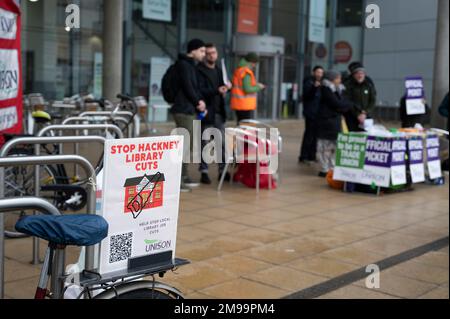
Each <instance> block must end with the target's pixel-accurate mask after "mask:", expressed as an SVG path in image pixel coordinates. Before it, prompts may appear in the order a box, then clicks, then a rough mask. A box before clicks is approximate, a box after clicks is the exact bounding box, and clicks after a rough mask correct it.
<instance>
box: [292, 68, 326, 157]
mask: <svg viewBox="0 0 450 319" xmlns="http://www.w3.org/2000/svg"><path fill="white" fill-rule="evenodd" d="M323 74H324V69H323V67H321V66H316V67H314V69H313V74H312V76H310V77H307V78H306V79H305V80H304V81H303V116H304V117H305V133H304V134H303V142H302V147H301V150H300V157H299V159H298V161H299V162H300V163H304V162H314V161H315V160H316V149H317V136H316V135H317V132H316V117H317V113H318V112H319V106H320V96H321V92H322V91H321V89H320V87H321V85H322V80H323Z"/></svg>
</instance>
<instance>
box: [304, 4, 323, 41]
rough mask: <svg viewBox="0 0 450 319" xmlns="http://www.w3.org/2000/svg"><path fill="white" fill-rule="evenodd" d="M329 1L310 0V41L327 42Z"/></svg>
mask: <svg viewBox="0 0 450 319" xmlns="http://www.w3.org/2000/svg"><path fill="white" fill-rule="evenodd" d="M326 16H327V1H326V0H314V1H310V8H309V36H308V38H309V41H311V42H316V43H325V33H326Z"/></svg>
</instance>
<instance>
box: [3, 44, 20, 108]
mask: <svg viewBox="0 0 450 319" xmlns="http://www.w3.org/2000/svg"><path fill="white" fill-rule="evenodd" d="M19 82H20V77H19V57H18V54H17V50H14V49H11V50H10V49H0V101H1V100H9V99H14V98H16V97H17V95H18V93H19Z"/></svg>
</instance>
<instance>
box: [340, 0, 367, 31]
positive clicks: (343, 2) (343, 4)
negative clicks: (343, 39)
mask: <svg viewBox="0 0 450 319" xmlns="http://www.w3.org/2000/svg"><path fill="white" fill-rule="evenodd" d="M362 11H363V1H362V0H339V1H338V8H337V21H336V26H337V27H354V26H360V25H361V21H362Z"/></svg>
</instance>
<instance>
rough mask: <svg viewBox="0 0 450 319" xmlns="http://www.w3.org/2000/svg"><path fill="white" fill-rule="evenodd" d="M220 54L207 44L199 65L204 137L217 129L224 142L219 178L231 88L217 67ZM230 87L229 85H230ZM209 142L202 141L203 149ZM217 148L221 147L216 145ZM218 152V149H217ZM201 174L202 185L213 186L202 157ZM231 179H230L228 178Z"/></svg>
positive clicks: (222, 164)
mask: <svg viewBox="0 0 450 319" xmlns="http://www.w3.org/2000/svg"><path fill="white" fill-rule="evenodd" d="M217 60H218V53H217V48H216V46H215V45H214V44H206V58H205V61H204V62H203V63H200V64H199V65H198V71H199V83H200V92H201V94H202V96H203V97H204V98H205V103H206V109H207V110H208V113H207V114H206V116H205V117H204V118H203V119H202V135H203V132H204V131H205V130H207V129H208V128H216V129H218V130H219V131H220V132H221V137H222V140H221V141H218V142H220V143H221V145H220V148H221V151H222V156H221V158H216V162H218V163H219V177H220V176H221V174H222V172H223V169H224V167H225V147H224V142H225V141H224V138H225V122H226V119H227V116H226V111H225V94H226V93H227V92H228V90H229V89H230V88H231V87H229V86H227V84H226V83H224V81H223V73H222V70H221V68H220V67H219V66H218V65H217ZM228 85H229V84H228ZM208 142H209V141H204V140H203V139H202V149H203V148H204V147H205V146H206V145H207V144H208ZM216 147H219V145H217V144H216ZM215 151H216V152H217V148H216V149H215ZM200 172H201V174H202V177H201V180H200V181H201V183H203V184H211V179H210V178H209V175H208V164H207V163H206V162H205V159H204V158H203V156H202V162H201V164H200ZM228 178H229V177H228Z"/></svg>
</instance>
